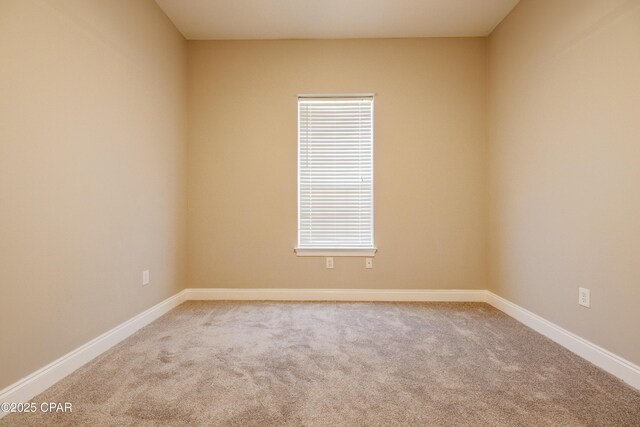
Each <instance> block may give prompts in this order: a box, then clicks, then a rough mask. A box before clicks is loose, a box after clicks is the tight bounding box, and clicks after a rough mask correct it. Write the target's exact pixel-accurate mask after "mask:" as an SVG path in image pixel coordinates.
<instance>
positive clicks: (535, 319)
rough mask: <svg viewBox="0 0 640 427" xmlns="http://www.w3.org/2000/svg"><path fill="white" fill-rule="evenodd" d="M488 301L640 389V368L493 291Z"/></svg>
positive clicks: (488, 292) (488, 293)
mask: <svg viewBox="0 0 640 427" xmlns="http://www.w3.org/2000/svg"><path fill="white" fill-rule="evenodd" d="M486 297H487V298H486V302H487V303H488V304H491V305H492V306H494V307H495V308H497V309H498V310H500V311H502V312H504V313H505V314H508V315H509V316H511V317H513V318H514V319H516V320H518V321H519V322H521V323H523V324H525V325H527V326H528V327H530V328H531V329H533V330H534V331H536V332H538V333H540V334H542V335H544V336H546V337H547V338H550V339H551V340H553V341H555V342H557V343H558V344H560V345H561V346H563V347H565V348H566V349H568V350H570V351H572V352H574V353H575V354H577V355H578V356H580V357H582V358H583V359H586V360H588V361H589V362H591V363H593V364H594V365H596V366H597V367H599V368H601V369H603V370H605V371H607V372H609V373H610V374H612V375H614V376H616V377H618V378H620V379H621V380H622V381H624V382H626V383H627V384H629V385H631V386H632V387H634V388H636V389H638V390H640V366H637V365H635V364H633V363H631V362H629V361H628V360H625V359H623V358H622V357H620V356H617V355H615V354H613V353H611V352H610V351H608V350H605V349H604V348H602V347H600V346H597V345H596V344H594V343H592V342H590V341H587V340H586V339H584V338H582V337H579V336H578V335H576V334H574V333H572V332H569V331H567V330H566V329H564V328H561V327H560V326H558V325H556V324H555V323H552V322H550V321H548V320H546V319H544V318H542V317H540V316H538V315H537V314H534V313H532V312H530V311H529V310H527V309H524V308H522V307H520V306H519V305H517V304H514V303H512V302H511V301H508V300H506V299H504V298H502V297H501V296H498V295H496V294H494V293H493V292H490V291H486Z"/></svg>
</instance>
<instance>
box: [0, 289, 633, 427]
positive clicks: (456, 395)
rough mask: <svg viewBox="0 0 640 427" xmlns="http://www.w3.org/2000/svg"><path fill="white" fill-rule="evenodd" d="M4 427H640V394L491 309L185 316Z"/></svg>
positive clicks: (331, 308)
mask: <svg viewBox="0 0 640 427" xmlns="http://www.w3.org/2000/svg"><path fill="white" fill-rule="evenodd" d="M33 401H34V402H49V401H53V402H71V403H72V404H73V412H72V413H64V414H57V415H51V414H42V413H36V414H28V415H21V414H11V415H9V416H7V417H5V418H4V419H2V420H0V424H1V425H3V426H4V425H12V426H21V425H30V426H36V425H38V426H41V425H73V426H76V425H87V426H107V425H141V426H156V425H167V426H184V425H211V426H218V425H220V426H272V425H274V426H303V425H307V426H383V425H384V426H398V425H420V426H463V425H469V426H544V425H554V426H640V393H639V392H638V391H636V390H634V389H632V388H631V387H629V386H627V385H625V384H624V383H622V382H621V381H619V380H617V379H616V378H614V377H612V376H611V375H609V374H607V373H605V372H604V371H602V370H600V369H598V368H596V367H595V366H593V365H591V364H590V363H588V362H586V361H584V360H583V359H581V358H579V357H577V356H576V355H574V354H572V353H570V352H569V351H567V350H565V349H564V348H562V347H560V346H559V345H557V344H555V343H553V342H551V341H550V340H548V339H546V338H545V337H543V336H541V335H539V334H537V333H536V332H534V331H532V330H531V329H528V328H527V327H525V326H523V325H521V324H520V323H518V322H516V321H515V320H513V319H511V318H509V317H508V316H506V315H505V314H503V313H501V312H499V311H497V310H495V309H494V308H492V307H491V306H489V305H487V304H483V303H326V302H319V303H291V302H241V303H236V302H187V303H185V304H183V305H181V306H180V307H178V308H176V309H175V310H173V311H171V312H170V313H168V314H167V315H165V316H163V317H162V318H160V319H158V320H157V321H156V322H154V323H152V324H151V325H149V326H147V327H146V328H144V329H142V330H140V331H139V332H138V333H136V334H135V335H133V336H132V337H130V338H129V339H127V340H125V341H123V342H122V343H121V344H119V345H118V346H116V347H114V348H113V349H111V350H110V351H108V352H106V353H105V354H103V355H102V356H100V357H99V358H97V359H95V360H94V361H93V362H91V363H89V364H88V365H86V366H84V367H83V368H81V369H80V370H78V371H76V372H75V373H73V374H72V375H70V376H69V377H67V378H65V379H64V380H62V381H61V382H59V383H58V384H56V385H55V386H53V387H51V388H50V389H48V390H47V391H45V392H44V393H42V394H41V395H39V396H37V397H36V398H34V399H33Z"/></svg>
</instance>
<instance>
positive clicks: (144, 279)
mask: <svg viewBox="0 0 640 427" xmlns="http://www.w3.org/2000/svg"><path fill="white" fill-rule="evenodd" d="M148 284H149V270H145V271H143V272H142V286H146V285H148Z"/></svg>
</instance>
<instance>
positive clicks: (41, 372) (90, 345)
mask: <svg viewBox="0 0 640 427" xmlns="http://www.w3.org/2000/svg"><path fill="white" fill-rule="evenodd" d="M186 295H187V293H186V292H185V291H184V290H183V291H181V292H178V293H177V294H175V295H173V296H172V297H169V298H167V299H166V300H164V301H162V302H160V303H158V304H156V305H154V306H153V307H151V308H149V309H148V310H145V311H143V312H142V313H140V314H138V315H136V316H134V317H132V318H131V319H129V320H127V321H125V322H124V323H121V324H120V325H118V326H116V327H115V328H113V329H111V330H109V331H107V332H105V333H104V334H102V335H100V336H99V337H97V338H94V339H92V340H91V341H89V342H87V343H85V344H83V345H81V346H80V347H78V348H76V349H75V350H73V351H71V352H69V353H67V354H65V355H64V356H62V357H60V358H59V359H57V360H55V361H53V362H51V363H49V364H48V365H46V366H44V367H42V368H40V369H38V370H37V371H35V372H33V373H32V374H30V375H28V376H26V377H25V378H23V379H21V380H19V381H17V382H16V383H14V384H12V385H10V386H8V387H6V388H5V389H3V390H1V391H0V402H16V403H19V402H28V401H29V400H30V399H32V398H33V397H34V396H37V395H38V394H40V393H42V392H43V391H44V390H46V389H47V388H49V387H51V386H52V385H53V384H55V383H57V382H58V381H60V380H61V379H63V378H64V377H66V376H67V375H69V374H70V373H72V372H73V371H75V370H77V369H79V368H80V367H82V366H83V365H85V364H86V363H88V362H90V361H91V360H93V359H94V358H96V357H97V356H99V355H100V354H102V353H104V352H105V351H107V350H108V349H110V348H111V347H113V346H115V345H116V344H118V343H119V342H120V341H122V340H124V339H125V338H127V337H129V336H131V335H133V334H134V333H135V332H136V331H138V330H139V329H141V328H143V327H144V326H146V325H148V324H149V323H151V322H153V321H154V320H156V319H157V318H159V317H160V316H162V315H163V314H165V313H167V312H168V311H170V310H171V309H173V308H175V307H177V306H178V305H180V304H182V303H183V302H184V301H185V299H186ZM5 415H7V413H6V412H2V411H0V418H2V417H3V416H5Z"/></svg>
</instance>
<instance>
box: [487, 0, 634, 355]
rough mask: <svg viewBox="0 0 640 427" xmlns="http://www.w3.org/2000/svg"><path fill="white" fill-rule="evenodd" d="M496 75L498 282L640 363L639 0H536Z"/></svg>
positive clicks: (506, 34)
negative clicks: (581, 297) (584, 293)
mask: <svg viewBox="0 0 640 427" xmlns="http://www.w3.org/2000/svg"><path fill="white" fill-rule="evenodd" d="M490 76H491V78H490V93H491V105H492V108H491V119H490V127H489V129H490V167H489V168H490V171H491V193H492V202H491V223H492V235H493V236H494V239H492V248H493V250H492V255H493V256H492V262H491V266H492V267H491V271H492V274H491V277H492V283H493V288H494V290H495V291H496V292H497V293H499V294H500V295H502V296H504V297H506V298H508V299H509V300H511V301H513V302H515V303H517V304H519V305H521V306H523V307H525V308H527V309H529V310H531V311H533V312H535V313H536V314H539V315H541V316H543V317H544V318H546V319H549V320H551V321H552V322H555V323H557V324H559V325H560V326H562V327H565V328H567V329H568V330H570V331H572V332H574V333H576V334H578V335H580V336H582V337H584V338H586V339H588V340H591V341H593V342H594V343H596V344H598V345H600V346H602V347H604V348H606V349H608V350H610V351H613V352H614V353H616V354H618V355H620V356H622V357H624V358H626V359H628V360H630V361H631V362H634V363H636V364H640V339H639V338H638V328H637V326H638V325H640V185H639V184H640V163H639V161H640V120H639V114H640V92H639V88H640V2H639V1H636V0H633V1H623V0H572V1H569V0H562V1H560V0H523V1H522V2H520V4H519V5H518V6H517V7H516V8H515V9H514V11H513V12H512V13H511V14H510V15H509V16H508V18H507V19H506V20H505V21H504V22H503V23H502V24H501V25H500V26H499V27H498V29H497V30H496V31H495V32H494V33H493V34H492V35H491V38H490ZM579 286H583V287H586V288H590V289H591V298H592V307H591V309H586V308H582V307H580V306H578V304H577V299H578V287H579Z"/></svg>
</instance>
